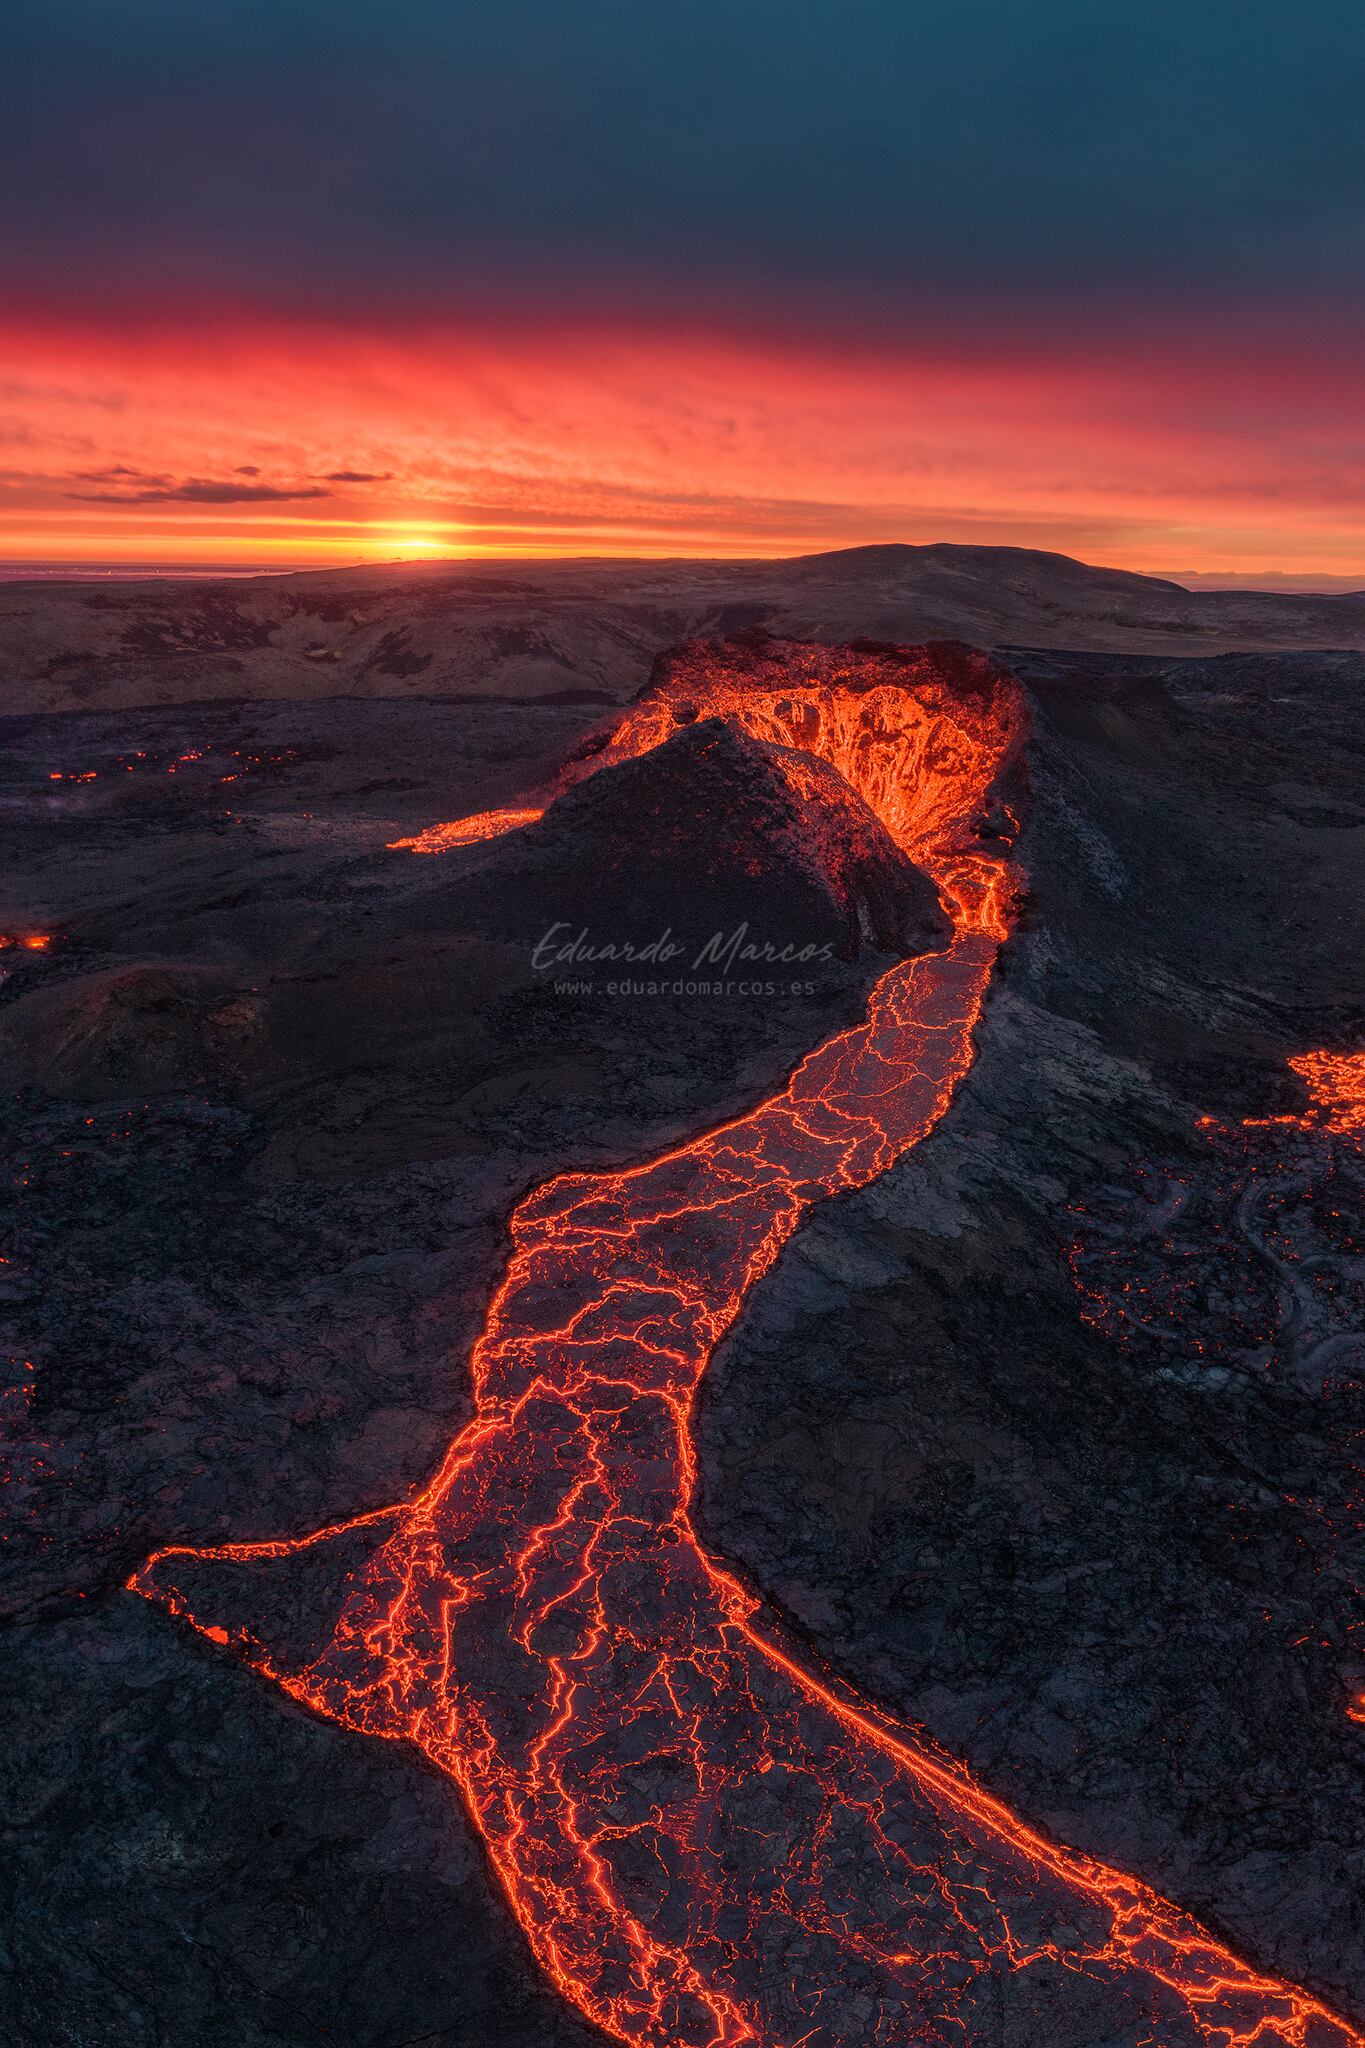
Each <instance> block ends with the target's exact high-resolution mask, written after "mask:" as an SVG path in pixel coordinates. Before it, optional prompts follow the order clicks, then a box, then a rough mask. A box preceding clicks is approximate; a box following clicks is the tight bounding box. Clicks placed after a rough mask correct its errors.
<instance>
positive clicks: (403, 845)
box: [388, 810, 542, 853]
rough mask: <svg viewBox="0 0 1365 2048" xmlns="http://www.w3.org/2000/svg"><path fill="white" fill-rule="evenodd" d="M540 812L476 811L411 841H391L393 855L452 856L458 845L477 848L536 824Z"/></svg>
mask: <svg viewBox="0 0 1365 2048" xmlns="http://www.w3.org/2000/svg"><path fill="white" fill-rule="evenodd" d="M541 815H542V813H541V812H540V811H516V810H511V811H475V812H474V813H473V815H472V816H470V817H468V818H454V819H452V820H451V822H450V823H449V824H448V825H428V826H427V828H426V830H425V831H424V832H417V833H415V834H414V835H413V837H412V838H411V839H391V840H390V841H389V842H388V844H389V851H390V852H398V851H403V852H407V853H448V852H449V851H450V849H451V848H452V847H454V846H476V845H477V844H478V843H479V841H480V840H481V839H500V838H501V837H502V835H503V833H504V832H516V831H519V830H520V828H521V827H522V826H523V825H534V823H535V821H536V819H537V818H539V817H540V816H541Z"/></svg>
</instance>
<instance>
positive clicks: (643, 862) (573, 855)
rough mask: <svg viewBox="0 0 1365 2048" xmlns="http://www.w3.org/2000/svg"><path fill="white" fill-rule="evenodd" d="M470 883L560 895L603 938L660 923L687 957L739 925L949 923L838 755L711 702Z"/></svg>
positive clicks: (773, 937) (545, 907)
mask: <svg viewBox="0 0 1365 2048" xmlns="http://www.w3.org/2000/svg"><path fill="white" fill-rule="evenodd" d="M473 886H474V888H475V889H477V890H478V891H479V892H480V893H481V894H483V895H486V897H487V898H488V901H489V914H494V915H496V916H498V917H500V918H502V917H506V916H507V915H508V914H509V913H511V915H512V917H513V918H514V920H515V921H516V922H518V923H520V924H523V925H536V924H538V923H540V921H541V920H542V919H543V918H544V917H545V916H546V914H547V913H549V912H550V911H551V910H556V909H557V911H558V915H559V917H560V919H562V920H564V921H567V922H568V923H570V924H574V923H577V922H586V923H588V924H590V926H591V928H592V930H593V931H594V933H600V934H602V935H603V937H604V938H606V939H608V940H609V939H610V938H611V936H612V934H620V935H621V936H622V937H624V938H626V939H629V938H630V937H631V936H632V935H639V937H638V939H637V943H643V942H644V941H645V940H647V939H649V938H652V937H653V936H655V935H656V934H657V933H658V932H660V931H661V930H663V929H664V928H665V927H667V928H669V929H670V930H671V931H672V932H673V933H674V934H675V936H676V937H678V938H680V939H682V940H684V941H685V942H686V946H687V950H688V952H689V954H690V956H691V957H692V958H693V959H694V960H695V958H696V955H697V952H698V949H699V947H700V948H704V947H705V945H706V942H707V941H708V940H709V939H710V938H712V937H713V936H717V937H723V936H728V935H730V934H731V933H733V932H734V931H735V930H737V929H738V928H739V927H741V926H745V927H747V931H748V935H749V937H750V938H751V939H752V940H753V941H754V942H755V943H757V944H762V945H768V946H771V947H772V948H773V949H774V951H775V952H776V953H777V954H778V955H779V956H781V955H782V954H784V953H785V955H786V956H787V957H788V958H790V957H792V956H794V955H798V954H801V953H805V955H806V957H807V959H810V958H814V957H817V956H818V957H823V958H828V957H829V955H830V954H831V953H833V954H835V955H837V956H838V957H840V958H842V959H848V960H851V959H854V958H856V956H857V955H858V953H859V952H860V951H861V950H862V949H863V948H864V947H867V946H870V947H871V948H872V949H873V950H874V951H881V952H888V953H900V954H906V953H912V952H923V951H925V950H927V949H928V948H929V947H930V946H933V945H940V944H946V942H947V940H948V938H949V937H950V936H951V926H950V924H949V921H948V919H947V918H946V917H945V916H944V914H943V911H942V909H941V907H940V905H939V902H938V897H937V894H936V892H935V890H934V888H933V885H932V883H930V882H929V880H928V879H927V877H926V876H924V875H923V874H921V872H920V871H919V869H918V868H916V867H915V866H914V865H913V863H912V862H911V861H909V860H908V859H907V858H906V856H905V855H904V854H903V853H902V852H901V851H900V849H899V848H898V847H897V846H896V844H895V842H894V841H893V840H892V838H891V837H890V834H889V833H888V832H887V830H886V828H885V826H884V825H883V824H882V823H881V821H880V820H879V819H878V818H877V817H876V816H875V815H874V814H873V812H872V811H871V810H869V808H868V806H867V805H866V804H865V803H864V802H863V800H862V798H861V797H860V796H858V795H857V794H856V792H855V791H854V790H852V789H851V788H850V787H849V785H848V783H847V782H845V780H844V778H843V777H842V776H841V775H840V774H839V772H838V770H837V769H836V768H833V767H831V766H830V765H829V764H828V763H827V762H824V761H819V760H816V759H814V758H813V757H812V756H811V755H809V754H801V753H797V752H796V751H795V750H793V749H792V748H789V747H782V746H777V745H774V744H772V743H770V742H768V741H765V740H761V739H755V738H753V737H751V736H750V735H749V734H748V733H745V732H742V731H740V730H739V729H738V728H737V727H736V726H734V725H731V724H729V723H728V722H727V721H726V720H725V719H723V718H719V717H712V718H705V719H702V720H700V721H699V722H698V723H697V724H695V725H690V726H684V727H683V728H682V730H681V731H679V732H678V733H676V734H675V736H674V737H673V738H672V739H669V740H665V742H664V743H663V745H662V746H659V747H655V748H653V749H652V750H651V751H650V752H649V753H647V754H644V755H641V756H640V757H639V758H637V759H634V760H626V761H621V762H618V763H616V764H614V765H611V766H607V767H603V768H601V769H600V770H599V771H598V772H597V773H596V774H595V775H592V776H591V777H590V778H589V779H588V780H587V781H585V782H580V783H578V784H577V785H576V786H574V787H572V788H570V789H569V790H567V791H566V792H565V794H564V795H563V796H561V797H559V798H558V799H557V800H556V801H555V802H554V803H553V804H552V805H551V806H550V808H549V809H548V810H547V811H546V813H545V816H544V818H543V819H542V820H541V821H540V822H539V823H538V824H536V825H532V826H529V827H527V828H526V829H525V830H524V831H522V832H520V833H518V834H516V835H514V836H511V837H509V838H508V839H506V840H503V841H499V842H496V844H495V846H494V848H493V849H491V850H490V853H489V855H488V858H487V862H486V865H485V866H483V867H482V868H481V869H480V872H479V874H478V876H477V878H476V879H473ZM542 928H543V927H542ZM708 957H710V958H711V959H712V961H713V962H714V959H715V953H714V950H713V951H712V953H711V955H709V956H708ZM761 959H762V956H761V955H760V962H761Z"/></svg>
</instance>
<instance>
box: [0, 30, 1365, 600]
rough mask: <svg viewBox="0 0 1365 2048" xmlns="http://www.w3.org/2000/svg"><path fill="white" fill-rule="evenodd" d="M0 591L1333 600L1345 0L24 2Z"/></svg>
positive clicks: (1354, 563)
mask: <svg viewBox="0 0 1365 2048" xmlns="http://www.w3.org/2000/svg"><path fill="white" fill-rule="evenodd" d="M6 44H7V64H6V74H7V75H6V77H5V80H4V83H3V85H0V114H2V115H3V119H0V159H3V162H2V163H0V215H3V227H2V229H0V246H2V254H0V288H2V289H0V559H3V560H5V561H7V562H10V563H16V562H24V563H34V564H47V563H88V564H125V565H127V564H135V563H138V564H140V563H147V564H159V565H177V564H179V565H201V566H202V565H224V566H238V567H246V566H254V565H266V566H288V565H292V564H308V563H319V562H349V561H357V560H369V561H374V560H382V559H387V558H390V557H393V556H396V555H405V556H407V555H414V554H421V553H429V554H434V553H451V554H480V553H490V552H492V553H528V552H545V551H549V552H554V553H566V552H567V553H576V554H579V553H581V554H601V553H614V554H620V553H647V554H697V553H707V554H709V553H720V554H745V553H764V554H775V553H788V552H797V551H809V550H811V549H815V548H820V547H828V546H838V545H842V544H847V543H854V542H860V541H868V540H891V539H895V540H909V541H928V540H964V541H972V540H981V541H991V542H1010V543H1017V544H1020V545H1026V546H1036V547H1045V548H1056V549H1061V550H1064V551H1066V552H1068V553H1074V554H1079V555H1082V556H1085V557H1087V558H1088V559H1090V560H1093V561H1104V562H1108V563H1114V564H1118V565H1122V566H1126V567H1131V568H1145V569H1153V570H1157V571H1161V572H1166V573H1172V574H1176V575H1181V574H1192V575H1202V576H1203V577H1204V578H1206V579H1212V580H1217V581H1229V580H1237V579H1238V578H1248V579H1251V580H1256V581H1259V582H1272V583H1273V582H1274V581H1275V580H1276V579H1277V578H1279V577H1284V578H1288V579H1289V580H1291V581H1294V582H1298V583H1312V582H1314V581H1319V582H1323V583H1325V584H1327V585H1328V586H1329V587H1330V586H1340V587H1365V404H1363V403H1362V401H1365V346H1363V345H1362V344H1365V123H1362V121H1361V118H1360V107H1361V104H1362V100H1363V99H1365V16H1362V13H1361V9H1360V6H1359V4H1358V0H1306V4H1304V5H1302V6H1299V7H1294V8H1290V7H1286V6H1284V5H1283V0H1278V4H1276V5H1273V6H1272V5H1263V4H1261V0H1203V4H1201V5H1199V6H1195V7H1191V6H1190V5H1189V4H1188V0H1183V4H1181V5H1175V4H1171V0H1142V4H1140V5H1139V4H1136V0H799V4H795V5H793V4H792V0H784V4H782V5H778V4H776V0H676V4H670V5H666V6H665V5H659V6H650V5H647V4H643V5H642V4H641V0H631V4H625V0H573V4H571V5H568V4H564V0H559V4H551V0H498V4H497V5H493V4H480V5H471V4H468V0H385V4H381V0H329V4H326V5H323V4H321V0H197V4H195V5H194V6H186V5H185V4H184V0H118V4H116V5H111V4H109V0H43V4H42V5H41V6H39V5H33V6H31V7H30V8H28V9H27V10H25V11H24V14H23V17H22V18H20V19H18V20H16V21H15V22H14V23H13V25H12V26H11V27H10V28H9V29H8V30H7V34H6Z"/></svg>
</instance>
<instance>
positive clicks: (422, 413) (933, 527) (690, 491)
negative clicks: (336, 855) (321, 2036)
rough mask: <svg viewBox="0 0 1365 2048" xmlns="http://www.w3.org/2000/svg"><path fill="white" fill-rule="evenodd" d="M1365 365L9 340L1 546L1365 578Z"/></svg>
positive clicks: (322, 327)
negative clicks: (1090, 562)
mask: <svg viewBox="0 0 1365 2048" xmlns="http://www.w3.org/2000/svg"><path fill="white" fill-rule="evenodd" d="M1360 381H1361V379H1360V377H1358V376H1357V375H1356V374H1355V373H1354V372H1353V371H1352V370H1351V369H1350V368H1349V366H1346V367H1344V366H1343V365H1342V363H1341V362H1340V361H1338V362H1337V363H1336V365H1335V367H1333V366H1332V365H1330V364H1329V365H1328V366H1327V367H1326V368H1324V367H1323V366H1313V365H1308V364H1304V363H1297V364H1296V363H1293V362H1288V363H1287V362H1286V361H1284V360H1283V359H1278V360H1270V359H1268V358H1261V359H1257V358H1250V359H1244V360H1240V361H1239V360H1238V359H1237V358H1236V356H1235V354H1234V353H1232V352H1230V351H1228V350H1226V349H1224V350H1222V351H1221V352H1215V351H1214V350H1213V349H1212V348H1209V349H1208V350H1205V351H1202V352H1200V351H1191V350H1190V348H1189V347H1188V344H1185V345H1184V346H1183V348H1182V347H1177V346H1175V344H1174V343H1172V344H1171V345H1169V346H1167V347H1164V348H1163V347H1162V346H1161V345H1160V344H1159V343H1158V342H1154V341H1152V340H1151V339H1150V338H1148V339H1147V340H1146V341H1144V342H1142V343H1141V344H1140V345H1139V343H1137V342H1136V341H1135V342H1133V343H1132V345H1131V346H1129V347H1126V348H1123V347H1119V346H1116V345H1110V346H1108V347H1106V348H1104V349H1103V350H1100V349H1096V350H1094V351H1093V352H1092V353H1091V354H1090V355H1088V356H1087V355H1086V354H1085V353H1084V351H1083V350H1082V349H1081V348H1080V347H1079V346H1078V345H1075V344H1071V345H1068V344H1066V343H1065V342H1058V343H1057V344H1056V345H1055V346H1054V347H1053V348H1052V349H1049V347H1048V346H1047V345H1046V344H1044V343H1042V342H1040V341H1038V340H1037V339H1036V338H1035V339H1032V340H1030V341H1029V342H1028V343H1027V345H1024V344H1020V345H1019V346H1018V347H1017V348H1015V349H1013V350H1012V349H1011V347H1010V344H1009V338H1008V337H998V338H997V337H991V336H987V337H985V338H984V339H982V338H980V337H978V338H977V339H976V340H975V342H974V344H973V346H972V348H971V351H970V352H969V353H968V352H963V351H956V352H955V351H952V350H949V349H948V348H947V347H945V346H943V345H941V344H930V343H927V342H922V343H920V344H918V345H915V344H911V343H907V344H906V345H905V346H904V347H902V348H900V349H895V348H891V347H888V346H881V347H878V348H869V349H868V350H867V351H866V352H862V353H860V352H858V351H857V350H850V349H849V348H847V347H835V346H834V345H832V344H829V345H825V346H820V345H815V344H811V345H808V346H802V347H796V346H784V345H782V344H780V343H778V342H776V341H773V340H769V339H764V338H762V337H761V336H757V335H750V336H747V337H744V338H736V337H734V336H726V335H724V334H719V333H705V332H701V333H690V334H686V333H679V332H676V331H672V330H669V329H666V328H659V327H656V328H653V329H650V328H645V327H642V328H639V329H637V330H614V331H613V330H606V329H603V328H601V327H598V328H592V327H588V326H580V327H577V328H564V329H562V330H555V329H552V328H546V327H544V326H539V327H538V326H536V325H534V324H533V323H531V322H530V321H529V320H528V321H524V322H523V323H522V324H521V325H520V326H518V327H516V328H511V329H507V330H505V331H502V332H494V331H485V330H481V329H479V328H478V327H476V326H473V325H465V326H454V325H452V324H450V323H430V324H426V325H422V324H414V325H412V326H410V327H408V328H407V329H405V330H401V331H400V330H394V331H388V330H385V329H383V328H381V327H375V328H373V329H366V328H364V327H357V326H340V325H328V324H325V323H321V322H312V323H309V322H303V321H293V322H290V321H284V320H278V319H277V320H265V319H256V318H251V317H247V316H243V315H241V314H240V313H238V314H227V313H224V314H222V315H220V316H219V318H218V319H216V320H215V321H209V320H207V319H203V318H200V319H196V320H193V321H191V320H188V319H187V320H184V321H181V322H179V323H177V322H176V321H174V320H170V319H164V318H163V319H159V320H156V321H151V320H144V321H142V322H140V323H139V322H138V321H136V320H130V321H127V322H125V323H124V324H122V325H121V326H118V327H116V328H114V329H113V330H112V331H111V330H109V329H107V328H106V329H105V330H104V331H101V332H94V331H92V330H90V329H88V328H86V327H83V326H82V325H81V324H80V323H79V321H77V320H75V319H67V320H65V321H60V322H58V321H49V322H44V321H42V320H40V319H36V318H33V319H28V320H12V321H11V322H10V324H9V325H8V327H6V328H4V329H0V462H2V463H4V464H5V465H6V466H5V467H4V468H3V470H0V557H4V558H7V559H9V560H10V561H32V562H37V561H58V560H60V561H69V562H82V561H89V562H96V561H98V562H104V563H132V562H137V561H155V562H159V563H183V564H185V565H193V564H195V563H208V562H212V563H215V564H229V565H230V564H239V565H243V566H245V565H254V564H258V563H259V564H280V565H284V564H291V563H299V564H303V563H313V562H336V561H348V560H359V559H369V560H373V559H377V558H381V557H384V556H388V555H394V554H398V553H401V552H403V551H404V550H405V548H407V547H410V546H415V545H417V544H419V543H421V544H424V545H425V546H426V548H427V549H431V548H432V547H445V548H448V549H449V550H450V551H451V552H455V553H460V554H508V553H510V554H522V553H551V554H563V553H574V554H584V553H588V554H654V555H669V554H672V555H677V554H715V553H724V554H748V553H754V554H781V553H788V552H793V551H801V550H810V549H815V548H820V547H832V546H839V545H844V544H852V543H857V542H863V541H871V540H885V539H900V540H910V541H922V540H941V539H949V540H978V541H991V542H1001V543H1015V544H1020V545H1027V546H1042V547H1052V548H1060V549H1064V550H1067V551H1069V552H1073V553H1076V554H1081V555H1085V556H1089V557H1090V558H1091V559H1103V560H1105V561H1108V562H1110V563H1114V564H1116V565H1119V566H1126V567H1133V568H1147V569H1157V570H1160V569H1162V568H1172V567H1179V568H1187V569H1189V570H1191V571H1202V572H1204V573H1217V572H1219V571H1225V572H1229V573H1230V572H1251V573H1254V572H1255V571H1256V570H1258V569H1259V568H1262V567H1263V568H1265V569H1266V570H1267V571H1269V570H1272V569H1273V570H1279V571H1283V572H1287V573H1289V574H1291V575H1294V574H1303V575H1310V574H1328V575H1331V574H1345V575H1356V574H1359V575H1360V577H1361V580H1362V581H1365V446H1356V445H1354V444H1353V441H1352V432H1353V430H1352V428H1351V425H1350V422H1351V421H1352V419H1354V418H1356V417H1358V416H1359V405H1360V397H1361V393H1360V390H1359V388H1358V386H1359V383H1360Z"/></svg>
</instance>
